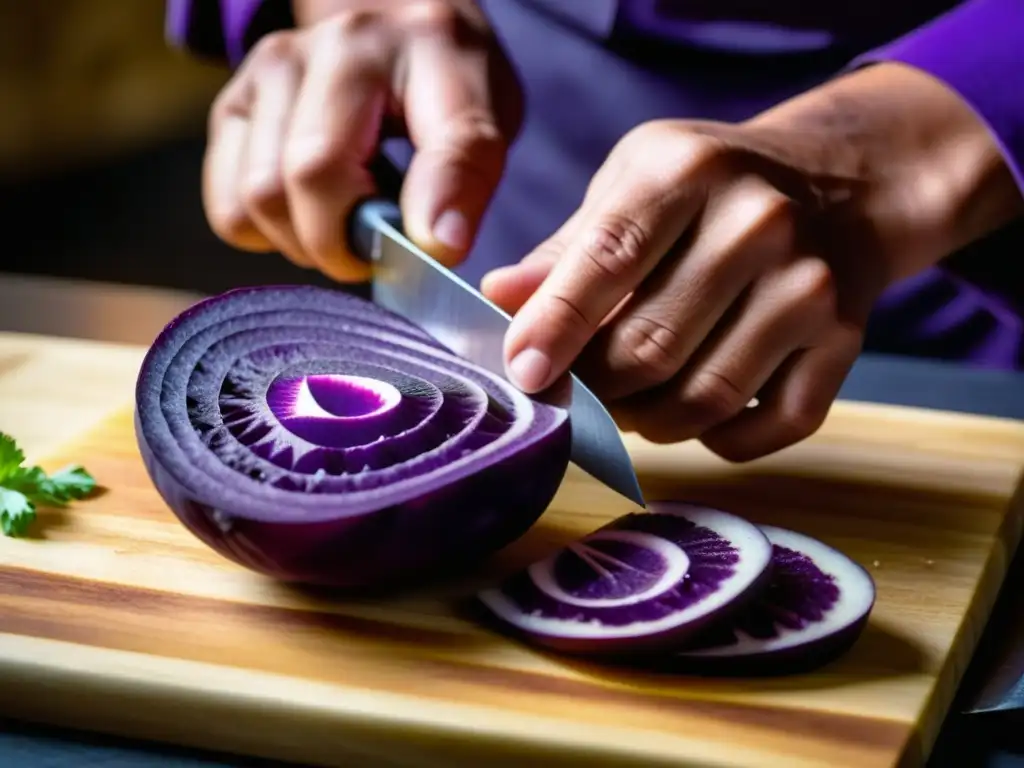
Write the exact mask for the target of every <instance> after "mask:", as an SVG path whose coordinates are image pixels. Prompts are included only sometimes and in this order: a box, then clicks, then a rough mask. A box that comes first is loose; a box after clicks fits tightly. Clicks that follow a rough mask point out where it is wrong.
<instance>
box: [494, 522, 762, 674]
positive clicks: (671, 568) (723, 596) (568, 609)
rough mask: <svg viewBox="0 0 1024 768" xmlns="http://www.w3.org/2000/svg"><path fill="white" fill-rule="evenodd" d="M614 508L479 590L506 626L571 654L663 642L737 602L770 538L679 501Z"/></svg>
mask: <svg viewBox="0 0 1024 768" xmlns="http://www.w3.org/2000/svg"><path fill="white" fill-rule="evenodd" d="M648 510H649V511H648V512H645V513H640V514H629V515H625V516H623V517H620V518H618V519H616V520H614V521H612V522H611V523H609V524H608V525H606V526H604V527H603V528H601V529H599V530H597V531H595V532H593V533H591V534H590V535H588V536H586V537H584V538H583V539H581V540H580V541H578V542H574V543H572V544H570V545H568V546H566V547H564V548H563V549H561V550H559V551H558V552H556V553H554V554H552V555H551V556H550V557H548V558H547V559H545V560H542V561H540V562H537V563H534V564H532V565H531V566H529V567H528V568H526V569H524V570H522V571H519V572H517V573H515V574H513V575H512V577H511V578H509V579H507V580H506V581H505V582H504V583H503V584H501V585H500V586H499V587H497V588H494V589H488V590H485V591H483V592H481V593H479V594H478V595H477V599H478V601H479V602H480V604H481V605H482V606H483V607H484V608H485V609H486V611H487V612H488V614H490V617H491V618H492V619H496V620H497V622H498V623H499V625H500V626H501V627H503V628H504V629H506V630H508V631H510V632H512V633H514V634H516V635H518V636H520V637H523V638H524V639H526V640H528V641H530V642H533V643H536V644H539V645H544V646H548V647H551V648H555V649H557V650H560V651H566V652H571V653H578V654H598V655H599V654H610V655H619V654H632V653H636V652H645V653H647V652H663V651H665V650H666V649H673V648H677V647H679V646H680V645H681V644H682V643H683V642H684V641H686V640H687V639H689V638H691V637H693V636H694V635H695V634H696V633H698V632H699V631H701V630H703V629H704V628H706V627H707V626H709V625H710V624H711V623H712V622H715V621H718V620H722V619H723V618H725V617H728V616H730V615H731V614H732V613H734V612H735V611H737V610H740V609H741V608H742V607H743V606H744V605H745V604H746V599H747V598H748V597H749V596H751V595H753V594H756V592H757V589H758V587H759V585H760V584H762V583H763V582H764V580H765V578H766V576H767V574H768V568H769V565H770V562H771V551H772V550H771V545H770V544H769V542H768V539H767V538H766V537H765V535H764V534H763V533H762V532H761V530H760V529H759V528H758V527H757V526H755V525H754V524H752V523H750V522H747V521H746V520H744V519H742V518H740V517H737V516H736V515H732V514H729V513H727V512H722V511H719V510H715V509H708V508H706V507H700V506H694V505H689V504H683V503H677V502H653V503H651V504H649V505H648Z"/></svg>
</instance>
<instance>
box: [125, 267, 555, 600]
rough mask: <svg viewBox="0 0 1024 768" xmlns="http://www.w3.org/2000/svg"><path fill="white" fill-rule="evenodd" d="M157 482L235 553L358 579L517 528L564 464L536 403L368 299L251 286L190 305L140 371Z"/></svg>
mask: <svg viewBox="0 0 1024 768" xmlns="http://www.w3.org/2000/svg"><path fill="white" fill-rule="evenodd" d="M135 425H136V438H137V441H138V445H139V450H140V453H141V454H142V458H143V461H144V464H145V466H146V469H147V471H148V472H149V475H150V478H151V479H152V482H153V484H154V485H155V487H156V489H157V491H158V492H159V493H160V494H161V496H162V497H163V498H164V500H165V501H166V503H167V504H168V506H169V507H170V508H171V509H172V511H173V512H174V513H175V514H176V515H177V516H178V518H179V519H180V520H181V521H182V523H183V524H184V525H185V526H186V527H187V528H188V529H189V530H191V531H192V532H193V533H194V534H195V535H196V536H197V537H198V538H199V539H200V540H202V541H203V542H205V543H206V544H207V545H208V546H210V547H211V548H213V549H214V550H216V551H217V552H219V553H221V554H222V555H224V556H225V557H227V558H230V559H231V560H233V561H235V562H237V563H239V564H240V565H243V566H245V567H247V568H250V569H252V570H255V571H257V572H260V573H263V574H266V575H268V576H271V577H273V578H275V579H280V580H285V581H297V582H304V583H310V584H319V585H329V586H338V587H348V588H379V587H390V586H399V585H401V584H403V583H406V582H408V581H409V580H411V579H418V578H422V577H424V576H427V577H429V576H430V575H434V574H441V573H447V572H449V571H450V570H452V569H454V568H458V567H461V566H464V565H467V564H469V563H472V562H474V561H477V560H479V559H482V558H484V557H486V556H487V555H488V554H490V553H491V552H493V551H495V550H496V549H499V548H501V547H503V546H505V545H506V544H508V543H510V542H511V541H513V540H514V539H516V538H518V537H519V536H521V535H522V534H523V533H524V532H525V531H526V530H527V529H529V528H530V526H531V525H532V524H533V523H534V522H535V521H536V520H537V519H538V518H539V517H540V515H541V514H542V513H543V512H544V510H545V509H546V508H547V506H548V504H549V503H550V502H551V499H552V498H553V497H554V495H555V493H556V492H557V490H558V487H559V485H560V484H561V480H562V477H563V475H564V473H565V470H566V468H567V466H568V463H569V452H570V442H571V431H570V430H571V427H570V423H569V419H568V412H567V411H566V410H564V409H561V408H557V407H553V406H550V405H545V404H542V403H538V402H537V401H536V400H533V399H530V398H527V397H525V396H524V395H522V394H521V393H520V392H518V391H517V390H515V389H514V388H513V387H512V386H511V385H510V384H508V383H507V382H505V381H504V380H502V379H500V378H499V377H497V376H494V375H493V374H491V373H489V372H487V371H483V370H480V369H478V368H476V367H474V366H472V365H471V364H470V363H468V362H467V361H465V360H463V359H461V358H458V357H456V356H455V355H453V354H452V353H451V352H450V351H448V350H447V349H445V348H444V347H442V346H441V345H440V344H438V343H437V342H436V341H435V340H433V339H432V338H431V337H429V336H427V335H426V334H425V333H424V332H423V331H421V330H420V329H418V328H416V327H414V326H412V325H411V324H409V323H407V322H406V321H404V320H402V319H400V318H398V317H396V316H394V315H392V314H391V313H389V312H386V311H385V310H382V309H381V308H379V307H377V306H376V305H373V304H372V303H370V302H367V301H365V300H363V299H359V298H357V297H354V296H351V295H349V294H345V293H342V292H340V291H330V290H325V289H321V288H314V287H308V286H302V287H299V286H295V287H291V286H285V287H266V288H246V289H239V290H236V291H231V292H228V293H226V294H222V295H221V296H217V297H214V298H211V299H206V300H204V301H201V302H199V303H197V304H196V305H195V306H193V307H191V308H190V309H188V310H187V311H185V312H184V313H182V314H181V315H180V316H179V317H177V318H176V319H175V320H174V321H172V322H171V323H170V324H169V325H168V326H167V328H166V329H164V331H163V333H162V334H161V335H160V336H159V337H158V338H157V340H156V341H155V342H154V344H153V346H152V347H151V349H150V350H149V353H148V354H147V356H146V359H145V361H144V362H143V367H142V371H141V372H140V375H139V378H138V383H137V387H136V409H135Z"/></svg>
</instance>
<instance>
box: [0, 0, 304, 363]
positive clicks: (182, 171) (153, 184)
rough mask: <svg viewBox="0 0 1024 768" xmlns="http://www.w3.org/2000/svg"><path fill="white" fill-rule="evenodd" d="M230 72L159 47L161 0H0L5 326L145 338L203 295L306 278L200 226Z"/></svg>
mask: <svg viewBox="0 0 1024 768" xmlns="http://www.w3.org/2000/svg"><path fill="white" fill-rule="evenodd" d="M227 77H228V72H227V70H226V69H224V68H221V67H218V66H215V65H208V64H204V63H201V62H197V61H196V60H195V59H193V58H189V57H188V56H186V55H185V54H184V53H181V52H178V51H175V50H173V49H171V48H170V47H169V46H167V45H166V43H165V41H164V2H163V0H127V1H126V0H42V1H41V2H40V1H35V2H32V1H30V2H26V0H0V116H2V119H0V225H2V229H3V233H4V244H5V245H4V248H3V249H2V250H0V330H6V331H27V332H37V333H51V334H59V335H67V336H79V337H85V338H100V339H106V340H112V341H126V342H134V343H143V344H148V343H149V342H150V341H152V338H153V336H154V335H155V334H156V333H157V331H158V330H159V328H160V327H161V326H162V325H163V323H165V322H166V321H167V320H168V319H169V318H170V317H171V316H172V315H173V314H175V313H176V312H177V311H180V309H181V308H183V307H184V306H186V305H187V304H189V303H191V302H192V301H194V300H195V299H196V298H197V295H198V294H204V293H213V292H218V291H222V290H226V289H227V288H229V287H232V286H235V285H238V284H256V283H266V282H274V281H311V280H312V281H316V280H317V278H316V277H315V276H313V275H312V274H311V273H309V272H306V271H302V270H297V269H295V268H293V267H291V266H290V265H289V264H288V262H287V261H285V260H284V259H282V258H280V257H279V256H274V255H265V256H264V255H253V254H245V253H241V252H239V251H235V250H233V249H231V248H230V247H228V246H226V245H224V244H222V243H221V242H220V241H219V240H217V239H216V238H215V237H214V235H213V234H212V233H211V231H210V229H209V227H208V225H207V223H206V220H205V218H204V216H203V212H202V206H201V201H200V196H199V195H200V170H201V165H202V155H203V147H204V140H205V139H204V134H205V126H206V117H207V112H208V110H209V106H210V103H211V102H212V100H213V98H214V97H215V95H216V93H217V91H218V90H219V89H220V87H221V85H222V84H223V83H224V82H225V81H226V79H227ZM69 281H74V282H69ZM83 281H84V282H83ZM126 285H127V286H132V288H131V289H130V290H125V288H124V286H126ZM135 286H144V287H146V288H147V290H146V291H144V292H140V291H139V290H138V288H137V287H135ZM126 319H127V321H126Z"/></svg>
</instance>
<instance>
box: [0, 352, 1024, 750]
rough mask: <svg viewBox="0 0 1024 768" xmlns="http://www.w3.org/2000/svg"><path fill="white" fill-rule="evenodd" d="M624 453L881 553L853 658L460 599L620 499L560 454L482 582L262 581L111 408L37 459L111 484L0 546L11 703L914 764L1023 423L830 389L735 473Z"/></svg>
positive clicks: (414, 745)
mask: <svg viewBox="0 0 1024 768" xmlns="http://www.w3.org/2000/svg"><path fill="white" fill-rule="evenodd" d="M2 351H3V350H2V347H0V352H2ZM0 358H2V354H0ZM2 383H3V379H2V377H0V386H2ZM124 394H125V395H126V396H127V395H128V394H129V392H125V393H124ZM122 401H123V400H122ZM3 415H4V411H3V410H2V409H0V419H2V417H3ZM629 447H630V450H631V453H632V454H633V456H634V457H635V461H636V464H637V468H638V471H639V473H640V476H641V480H642V483H643V485H644V489H645V494H646V495H647V497H648V498H650V499H655V498H658V497H674V498H687V499H693V500H697V501H705V502H708V503H712V504H715V505H718V506H721V507H724V508H727V509H731V510H734V511H737V512H739V513H741V514H744V515H747V516H749V517H751V518H752V519H754V520H757V521H759V522H770V523H773V524H777V525H783V526H791V527H795V528H799V529H800V530H803V531H806V532H808V533H810V534H812V535H815V536H819V537H820V538H822V539H823V540H825V541H826V542H828V543H830V544H832V545H834V546H837V547H839V548H840V549H842V550H843V551H845V552H847V553H849V554H850V555H851V556H853V557H854V558H855V559H857V560H858V561H859V562H861V563H862V564H863V565H865V566H866V567H867V568H869V570H871V572H872V574H873V576H874V577H875V579H876V580H877V584H878V589H879V600H878V604H877V607H876V609H875V611H874V613H873V615H872V619H871V623H870V625H869V628H868V629H867V631H866V632H865V634H864V636H863V638H862V639H861V641H860V642H859V643H858V644H857V646H856V647H855V648H854V649H853V650H852V651H851V652H850V653H849V654H848V656H847V657H845V658H844V659H843V660H841V661H840V662H838V663H836V664H834V665H831V666H830V667H828V668H826V669H823V670H821V671H819V672H818V673H815V674H812V675H806V676H800V677H794V678H788V679H780V680H769V681H762V680H756V681H751V680H748V681H743V680H733V681H716V680H700V679H695V678H686V677H681V676H669V675H664V676H659V675H655V674H641V673H627V672H624V671H621V670H620V671H612V670H609V669H602V668H599V667H596V666H593V665H588V664H585V663H580V662H575V661H568V660H565V659H560V658H558V657H556V656H552V655H547V654H543V653H539V652H536V651H533V650H530V649H527V648H524V647H522V646H520V645H518V644H516V643H514V642H511V641H508V640H506V639H504V638H502V637H499V636H497V635H495V634H493V633H491V632H489V631H487V630H485V629H483V628H481V627H479V626H477V625H476V624H475V623H473V622H472V621H471V620H470V619H468V618H465V617H463V616H462V615H461V614H460V612H459V611H458V609H457V605H458V603H459V600H460V598H462V597H463V596H465V595H466V594H468V593H469V592H470V591H471V590H472V589H474V588H475V587H477V586H479V585H480V584H481V583H484V582H486V581H487V580H489V579H493V578H495V577H497V576H499V575H500V574H502V573H505V572H507V571H508V570H509V569H511V568H514V567H518V566H520V565H523V564H525V563H526V562H529V561H530V560H532V559H534V558H537V557H539V556H541V555H542V554H543V553H545V552H547V551H549V550H550V548H551V547H554V546H557V545H558V544H559V543H561V542H564V541H565V540H567V539H568V538H570V537H575V536H579V535H581V534H582V533H585V532H587V531H589V530H591V529H593V528H596V527H597V526H599V525H600V524H602V523H603V522H604V521H606V520H607V519H609V518H611V517H614V516H616V515H619V514H622V513H624V512H626V511H629V507H628V504H624V503H623V502H622V501H621V500H620V499H619V497H617V496H615V495H614V494H612V493H611V492H609V491H607V490H606V489H603V488H601V487H599V486H598V485H597V484H596V483H594V482H593V481H592V480H590V479H589V478H588V477H586V476H585V475H583V474H582V473H580V472H577V471H574V470H573V471H570V473H569V476H568V477H567V479H566V482H565V483H564V485H563V487H562V489H561V490H560V492H559V494H558V496H557V498H556V499H555V501H554V503H553V504H552V506H551V508H550V510H549V511H548V513H547V514H546V515H545V516H544V518H543V519H542V520H541V521H540V523H538V525H537V526H535V528H534V529H533V530H532V531H531V532H530V533H529V534H528V535H527V536H526V537H524V538H523V539H522V540H520V541H519V542H517V543H516V544H515V545H513V546H512V547H510V548H508V549H507V550H506V551H504V552H502V553H500V554H499V556H497V557H495V558H494V560H493V562H492V563H490V564H489V565H488V567H487V568H486V569H484V572H482V573H478V574H475V575H474V576H473V577H472V578H469V577H467V578H466V579H464V580H461V581H456V582H453V583H446V584H443V585H432V586H425V587H423V588H421V589H419V590H418V591H416V592H415V593H412V594H406V595H403V596H400V597H391V598H387V599H375V600H371V599H362V600H357V599H351V598H348V599H342V598H340V597H338V596H336V595H331V594H330V593H326V592H322V591H318V592H312V591H306V590H299V589H295V588H289V587H286V586H283V585H280V584H276V583H273V582H270V581H268V580H266V579H263V578H261V577H259V576H256V575H254V574H250V573H248V572H246V571H243V570H242V569H240V568H238V567H236V566H234V565H232V564H230V563H228V562H226V561H224V560H222V559H221V558H220V557H219V556H217V555H216V554H214V553H212V552H211V551H209V550H207V549H206V548H205V547H203V546H202V545H201V544H199V543H198V542H197V541H196V540H195V539H193V538H192V537H191V536H190V534H188V533H187V532H186V531H185V530H184V529H183V528H182V527H181V526H180V525H178V524H177V522H176V521H175V520H174V518H173V517H172V516H171V514H170V512H169V511H168V510H167V509H166V507H165V506H164V505H163V503H162V502H161V501H160V499H159V498H158V497H157V496H156V495H155V493H154V491H153V490H152V488H151V486H150V484H149V481H148V478H147V477H146V475H145V472H144V470H143V468H142V465H141V462H140V460H139V458H138V456H137V453H136V451H135V447H134V441H133V437H132V432H131V419H130V413H129V412H128V411H121V412H119V413H117V414H115V415H114V416H113V417H111V418H109V419H106V420H105V421H103V422H102V423H101V424H100V426H99V427H98V428H96V429H94V430H92V431H90V432H89V433H88V434H86V435H84V436H80V437H78V438H76V439H74V440H72V441H71V442H69V443H67V444H66V445H65V446H63V447H62V448H60V449H59V450H57V451H56V452H53V453H51V454H50V455H48V456H47V457H46V459H45V461H44V463H45V464H46V465H47V466H50V467H53V466H57V465H60V464H63V463H66V462H68V461H83V462H85V463H86V464H87V465H88V466H89V468H90V469H91V470H92V471H93V472H94V474H96V475H97V477H98V478H99V480H100V482H101V484H102V485H103V486H104V490H103V492H101V493H100V494H98V495H97V496H96V497H95V498H92V499H90V500H88V501H86V502H83V503H80V504H78V505H76V506H75V507H74V508H73V509H70V510H67V511H64V512H56V511H45V512H43V513H42V515H41V516H40V521H39V525H38V527H37V534H36V536H35V537H34V538H32V539H27V540H11V539H2V540H0V676H2V679H3V680H4V683H3V685H2V686H0V711H2V712H3V713H9V714H15V715H19V716H23V717H31V718H33V719H40V720H45V721H50V722H58V723H64V724H70V725H77V726H80V727H87V728H93V729H97V730H104V731H111V732H116V733H122V734H127V735H135V736H145V737H150V738H159V739H166V740H170V741H174V742H179V743H188V744H195V745H199V746H209V747H216V748H221V749H229V750H235V751H240V752H245V753H250V754H259V755H266V756H270V757H277V758H279V759H290V760H303V761H308V762H314V763H318V764H321V765H338V766H342V765H381V766H385V765H403V766H435V765H436V766H454V765H468V766H474V765H484V764H488V765H508V766H520V765H525V764H531V763H532V764H539V765H544V766H548V765H577V764H579V765H584V764H586V765H599V766H605V765H608V766H612V765H616V766H618V765H623V766H625V765H637V766H641V765H642V766H659V765H665V766H669V765H673V766H680V765H686V766H689V765H694V766H735V765H744V766H757V767H758V768H762V767H764V768H771V767H772V766H780V767H781V766H785V767H786V768H790V767H793V768H797V767H799V766H858V767H860V766H884V765H897V764H904V765H914V764H919V763H920V762H921V761H922V759H923V757H924V756H925V755H927V753H928V751H929V749H930V747H931V744H932V742H933V740H934V737H935V735H936V731H937V728H938V726H939V724H940V722H941V720H942V718H943V716H944V714H945V712H946V709H947V708H948V706H949V702H950V700H951V697H952V694H953V691H954V689H955V686H956V684H957V682H958V681H959V678H960V675H961V673H962V671H963V669H964V667H965V666H966V663H967V661H968V659H969V657H970V654H971V652H972V651H973V649H974V646H975V643H976V641H977V638H978V635H979V633H980V631H981V629H982V626H983V623H984V621H985V619H986V618H987V616H988V613H989V611H990V609H991V605H992V602H993V600H994V597H995V594H996V590H997V588H998V586H999V583H1000V581H1001V579H1002V577H1003V575H1004V574H1005V571H1006V567H1007V564H1008V562H1009V556H1010V553H1011V552H1012V550H1013V548H1014V547H1015V546H1016V543H1017V542H1018V540H1019V538H1020V532H1021V522H1022V517H1024V499H1022V496H1024V492H1021V491H1020V490H1018V489H1019V488H1020V487H1021V469H1022V467H1024V424H1020V423H1016V422H1009V421H1001V420H996V419H985V418H977V417H969V416H962V415H952V414H943V413H935V412H927V411H915V410H911V409H897V408H883V407H876V406H867V405H859V404H850V403H840V404H838V405H837V406H836V407H835V409H834V410H833V413H832V415H831V416H830V418H829V421H828V423H827V424H826V426H825V427H824V429H823V430H822V431H821V432H820V433H819V434H818V435H817V436H815V438H813V439H812V440H810V441H808V442H807V443H805V444H803V445H801V446H798V447H795V448H793V449H790V450H788V451H785V452H783V453H781V454H778V455H776V456H773V457H770V458H768V459H764V460H761V461H759V462H754V463H752V464H749V465H744V466H732V465H728V464H726V463H724V462H721V461H719V460H717V459H715V458H714V457H713V456H711V455H710V454H709V453H707V452H705V451H703V450H701V449H700V448H699V447H697V446H689V445H687V446H683V447H678V446H677V447H674V448H665V447H656V446H651V445H648V444H645V443H643V442H642V441H637V440H630V441H629Z"/></svg>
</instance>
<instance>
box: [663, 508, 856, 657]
mask: <svg viewBox="0 0 1024 768" xmlns="http://www.w3.org/2000/svg"><path fill="white" fill-rule="evenodd" d="M761 530H763V531H764V533H765V535H766V536H767V537H768V540H769V541H770V542H771V543H772V569H771V577H770V579H769V581H768V584H767V586H766V587H765V589H764V590H763V591H761V592H760V593H759V594H758V596H757V598H756V599H755V600H754V601H752V602H751V603H750V605H749V606H748V607H747V608H746V609H745V610H744V611H743V612H742V613H740V614H738V615H737V616H735V617H734V618H733V619H732V621H730V622H727V623H726V624H725V625H724V626H716V627H713V628H711V629H710V630H709V631H708V632H707V633H705V634H704V635H703V636H701V637H700V638H699V639H697V640H695V641H694V642H692V643H691V644H690V647H689V648H688V649H687V650H686V651H683V652H680V653H678V654H675V655H674V656H673V657H672V659H671V660H666V666H670V667H672V668H674V669H679V670H686V671H691V672H696V673H701V674H742V675H754V674H789V673H794V672H805V671H808V670H810V669H814V668H816V667H819V666H821V665H823V664H826V663H828V662H830V661H833V660H835V659H836V658H838V657H839V656H840V655H842V654H843V653H845V652H846V651H847V650H848V649H849V648H850V646H851V645H853V643H855V642H856V641H857V639H858V638H859V637H860V635H861V632H862V631H863V628H864V626H865V625H866V624H867V620H868V616H869V615H870V613H871V609H872V607H873V606H874V603H875V583H874V580H873V579H872V578H871V575H870V574H869V573H868V572H867V571H866V570H864V568H862V567H861V566H860V565H858V564H857V563H855V562H854V561H853V560H851V559H850V558H849V557H847V556H846V555H844V554H843V553H842V552H839V551H837V550H835V549H833V548H832V547H830V546H828V545H827V544H824V543H822V542H820V541H818V540H817V539H813V538H811V537H810V536H807V535H805V534H802V533H797V532H796V531H790V530H786V529H784V528H776V527H773V526H767V525H764V526H761Z"/></svg>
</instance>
